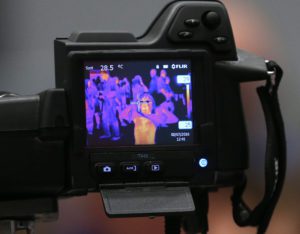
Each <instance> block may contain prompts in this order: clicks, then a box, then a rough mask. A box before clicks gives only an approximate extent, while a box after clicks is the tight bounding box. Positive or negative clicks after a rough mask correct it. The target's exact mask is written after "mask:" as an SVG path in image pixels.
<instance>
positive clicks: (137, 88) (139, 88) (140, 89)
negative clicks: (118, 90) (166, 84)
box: [132, 75, 148, 102]
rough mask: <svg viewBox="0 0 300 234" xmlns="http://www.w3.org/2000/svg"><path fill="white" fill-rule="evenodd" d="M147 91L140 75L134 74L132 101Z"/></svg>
mask: <svg viewBox="0 0 300 234" xmlns="http://www.w3.org/2000/svg"><path fill="white" fill-rule="evenodd" d="M145 92H148V88H147V86H146V85H145V84H144V82H143V79H142V77H141V76H140V75H136V76H135V77H134V78H133V79H132V99H133V101H134V102H136V101H137V100H138V97H139V96H140V95H141V94H143V93H145Z"/></svg>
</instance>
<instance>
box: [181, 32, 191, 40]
mask: <svg viewBox="0 0 300 234" xmlns="http://www.w3.org/2000/svg"><path fill="white" fill-rule="evenodd" d="M193 36H194V35H193V33H192V32H189V31H180V32H179V33H178V37H180V38H181V39H190V38H192V37H193Z"/></svg>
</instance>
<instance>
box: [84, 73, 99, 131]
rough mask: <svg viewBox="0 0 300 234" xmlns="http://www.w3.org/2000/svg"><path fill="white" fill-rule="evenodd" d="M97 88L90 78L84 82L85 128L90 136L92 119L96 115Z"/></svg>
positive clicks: (92, 128) (92, 129)
mask: <svg viewBox="0 0 300 234" xmlns="http://www.w3.org/2000/svg"><path fill="white" fill-rule="evenodd" d="M97 93H98V90H97V87H96V85H95V83H94V78H93V77H92V76H91V77H90V79H88V80H86V82H85V97H86V100H85V106H86V112H87V113H86V128H87V130H88V134H89V135H92V134H93V132H94V117H95V115H96V113H95V108H96V102H97V99H96V98H97Z"/></svg>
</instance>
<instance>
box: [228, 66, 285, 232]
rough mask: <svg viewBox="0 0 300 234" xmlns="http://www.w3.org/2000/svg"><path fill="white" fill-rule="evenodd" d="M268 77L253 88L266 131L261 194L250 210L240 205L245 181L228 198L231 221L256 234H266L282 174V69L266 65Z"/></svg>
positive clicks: (278, 195) (283, 140) (283, 143)
mask: <svg viewBox="0 0 300 234" xmlns="http://www.w3.org/2000/svg"><path fill="white" fill-rule="evenodd" d="M267 68H268V70H269V71H268V74H269V77H268V79H267V80H266V85H265V86H261V87H258V88H257V93H258V95H259V98H260V102H261V104H262V108H263V111H264V115H265V121H266V128H267V146H266V154H265V193H264V197H263V199H262V201H261V202H260V203H259V204H258V205H257V206H256V207H255V208H254V209H253V210H251V209H250V208H249V207H248V206H247V205H246V203H245V202H244V201H243V199H242V196H243V193H244V191H245V188H246V183H247V180H246V177H244V181H243V183H242V184H240V185H238V186H236V187H235V188H234V191H233V195H232V197H231V199H232V203H233V217H234V220H235V222H236V223H237V224H238V225H239V226H257V227H258V231H257V233H258V234H263V233H265V232H266V230H267V227H268V225H269V222H270V220H271V217H272V214H273V211H274V208H275V206H276V204H277V202H278V199H279V197H280V194H281V190H282V187H283V182H284V177H285V171H286V141H285V133H284V125H283V120H282V115H281V111H280V107H279V102H278V95H277V90H278V87H279V83H280V81H281V78H282V75H283V72H282V69H281V68H280V67H279V66H278V65H277V64H276V63H275V62H273V61H268V62H267Z"/></svg>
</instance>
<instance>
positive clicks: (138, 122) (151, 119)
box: [133, 93, 178, 145]
mask: <svg viewBox="0 0 300 234" xmlns="http://www.w3.org/2000/svg"><path fill="white" fill-rule="evenodd" d="M137 105H138V108H137V112H134V113H133V122H134V139H135V144H136V145H151V144H155V136H156V130H157V127H160V126H161V127H167V124H171V123H176V122H178V118H177V117H176V116H175V115H174V114H172V113H171V112H169V111H167V110H164V109H163V108H161V107H157V108H156V104H155V101H154V99H153V97H152V95H151V94H150V93H143V94H141V95H140V96H139V98H138V101H137Z"/></svg>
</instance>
